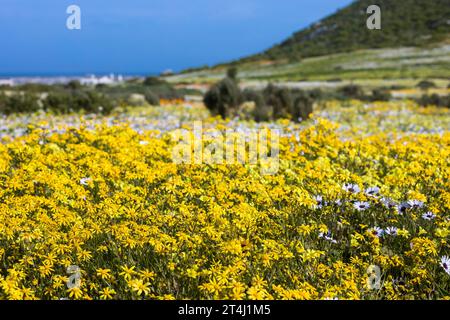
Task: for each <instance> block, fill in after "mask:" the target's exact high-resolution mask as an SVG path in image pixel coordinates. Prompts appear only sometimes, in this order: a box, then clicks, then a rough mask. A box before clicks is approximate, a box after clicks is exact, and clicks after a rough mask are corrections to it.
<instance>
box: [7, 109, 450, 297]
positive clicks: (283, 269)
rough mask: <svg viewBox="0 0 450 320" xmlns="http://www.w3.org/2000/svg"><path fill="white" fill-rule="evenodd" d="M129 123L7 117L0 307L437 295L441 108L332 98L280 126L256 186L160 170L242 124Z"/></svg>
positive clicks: (192, 169)
mask: <svg viewBox="0 0 450 320" xmlns="http://www.w3.org/2000/svg"><path fill="white" fill-rule="evenodd" d="M167 110H169V111H170V112H169V114H172V116H173V117H174V118H168V117H166V116H165V115H166V113H167V112H168V111H167ZM128 112H129V113H128V114H127V116H126V117H123V118H120V119H118V118H114V119H106V118H105V119H99V118H95V119H94V120H93V119H86V117H85V116H83V117H82V116H77V115H72V116H65V117H57V116H52V115H42V114H40V115H35V116H33V117H34V118H31V120H30V119H28V120H27V121H29V122H28V123H26V124H24V121H23V119H22V120H21V119H16V118H10V119H7V120H5V123H7V124H8V126H9V127H8V128H4V130H3V132H4V133H3V134H2V135H1V137H2V143H1V144H0V298H1V299H448V298H450V259H449V258H448V256H450V245H449V241H450V111H449V109H437V108H431V107H430V108H426V109H425V108H419V107H418V106H416V105H415V104H413V103H412V102H407V101H405V102H391V103H375V104H372V105H364V104H362V103H360V102H357V101H352V102H349V103H348V105H340V104H338V103H337V102H336V103H330V104H329V105H328V106H327V108H325V109H323V110H319V111H317V112H316V113H315V114H314V116H313V119H311V120H310V121H309V122H308V123H306V124H300V125H299V124H293V123H291V122H289V121H287V120H283V121H279V122H278V123H277V125H278V126H279V127H280V128H282V130H283V132H284V134H283V135H282V137H281V138H280V170H279V172H278V173H277V174H276V175H266V176H263V175H261V174H260V171H259V170H258V169H259V168H258V165H256V166H255V165H187V164H186V165H176V164H175V163H173V161H172V155H171V150H172V148H173V146H174V142H173V141H172V139H171V137H170V131H171V130H172V129H173V128H175V127H179V126H182V125H184V126H189V121H191V120H193V119H201V120H203V121H204V123H205V124H206V125H208V126H213V127H215V128H218V129H220V130H226V129H227V128H228V127H230V126H233V127H236V126H240V127H242V126H249V127H252V126H255V124H253V123H247V122H241V121H238V120H229V121H228V120H227V121H223V120H219V119H217V118H214V119H211V118H207V117H206V116H205V110H204V109H203V107H202V106H194V107H192V106H189V107H184V106H182V105H179V106H171V107H170V106H165V107H161V108H159V109H156V108H155V109H150V110H148V111H145V110H139V111H128ZM133 112H134V113H133ZM139 121H141V122H139ZM136 123H142V127H139V128H137V127H135V125H136ZM164 128H166V129H167V130H164ZM17 130H19V131H20V130H22V131H20V134H16V135H14V132H19V131H17ZM68 284H71V285H69V286H68Z"/></svg>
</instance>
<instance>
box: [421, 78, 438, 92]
mask: <svg viewBox="0 0 450 320" xmlns="http://www.w3.org/2000/svg"><path fill="white" fill-rule="evenodd" d="M417 87H418V88H420V89H421V90H428V89H431V88H436V84H435V83H434V82H433V81H429V80H422V81H420V82H419V83H418V84H417Z"/></svg>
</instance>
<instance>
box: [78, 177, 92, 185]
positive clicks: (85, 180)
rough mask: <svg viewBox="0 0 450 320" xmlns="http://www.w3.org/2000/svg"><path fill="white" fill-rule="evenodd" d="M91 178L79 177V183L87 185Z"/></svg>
mask: <svg viewBox="0 0 450 320" xmlns="http://www.w3.org/2000/svg"><path fill="white" fill-rule="evenodd" d="M91 180H92V179H91V178H81V179H80V184H81V185H83V186H87V185H88V183H89V181H91Z"/></svg>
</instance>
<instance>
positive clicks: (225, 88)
mask: <svg viewBox="0 0 450 320" xmlns="http://www.w3.org/2000/svg"><path fill="white" fill-rule="evenodd" d="M240 101H241V91H240V89H239V86H238V85H237V83H236V82H235V81H234V80H233V79H230V78H228V77H227V78H225V79H223V80H221V81H220V82H219V83H217V84H215V85H214V86H212V87H211V88H210V90H208V91H207V92H206V94H205V96H204V99H203V102H204V103H205V105H206V107H207V108H208V109H209V110H210V111H211V113H212V114H213V115H220V116H221V117H222V118H226V117H229V116H231V115H232V114H233V113H235V112H236V111H237V107H238V106H239V102H240Z"/></svg>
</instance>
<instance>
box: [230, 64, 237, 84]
mask: <svg viewBox="0 0 450 320" xmlns="http://www.w3.org/2000/svg"><path fill="white" fill-rule="evenodd" d="M237 75H238V68H236V67H231V68H229V69H228V70H227V77H228V78H230V79H233V80H234V81H237Z"/></svg>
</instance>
